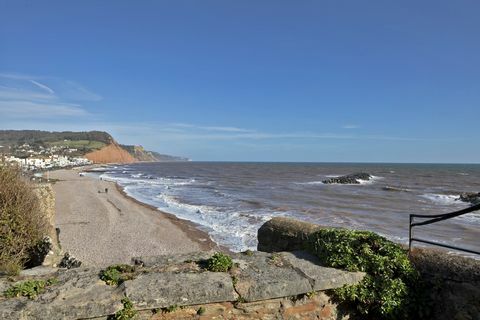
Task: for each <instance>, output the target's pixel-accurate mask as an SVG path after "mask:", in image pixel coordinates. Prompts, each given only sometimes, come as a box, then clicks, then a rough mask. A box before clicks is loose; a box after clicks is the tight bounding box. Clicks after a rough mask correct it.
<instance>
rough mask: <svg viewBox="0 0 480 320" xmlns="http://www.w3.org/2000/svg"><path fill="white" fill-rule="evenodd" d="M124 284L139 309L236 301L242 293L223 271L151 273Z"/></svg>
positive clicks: (127, 294) (128, 294) (129, 296)
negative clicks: (237, 292)
mask: <svg viewBox="0 0 480 320" xmlns="http://www.w3.org/2000/svg"><path fill="white" fill-rule="evenodd" d="M122 286H124V288H125V292H126V296H127V297H128V298H129V299H130V300H131V301H132V302H133V304H134V306H135V308H138V309H153V308H165V307H168V306H172V305H178V306H183V305H193V304H204V303H214V302H223V301H235V300H237V297H238V295H237V294H236V293H235V290H234V288H233V284H232V279H231V278H230V275H228V274H227V273H221V272H202V273H171V272H168V273H150V274H144V275H141V276H139V277H138V278H136V279H134V280H130V281H125V282H124V283H123V284H122Z"/></svg>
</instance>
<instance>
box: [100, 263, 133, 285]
mask: <svg viewBox="0 0 480 320" xmlns="http://www.w3.org/2000/svg"><path fill="white" fill-rule="evenodd" d="M134 277H135V267H134V266H131V265H128V264H116V265H113V266H109V267H107V268H106V269H105V270H102V271H100V279H101V280H103V281H105V283H106V284H108V285H110V286H118V285H120V284H122V283H123V282H125V281H127V280H132V279H133V278H134Z"/></svg>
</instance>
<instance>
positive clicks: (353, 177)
mask: <svg viewBox="0 0 480 320" xmlns="http://www.w3.org/2000/svg"><path fill="white" fill-rule="evenodd" d="M371 178H372V176H371V175H370V174H368V173H364V172H360V173H354V174H348V175H345V176H341V177H334V178H330V179H326V180H323V181H322V183H324V184H360V181H359V180H366V181H368V180H370V179H371Z"/></svg>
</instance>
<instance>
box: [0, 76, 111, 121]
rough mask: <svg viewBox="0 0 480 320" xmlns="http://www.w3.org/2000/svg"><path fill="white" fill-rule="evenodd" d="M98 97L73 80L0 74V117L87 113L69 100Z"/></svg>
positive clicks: (55, 116) (63, 117)
mask: <svg viewBox="0 0 480 320" xmlns="http://www.w3.org/2000/svg"><path fill="white" fill-rule="evenodd" d="M100 99H102V97H101V96H99V95H97V94H95V93H93V92H91V91H89V90H87V89H85V88H84V87H83V86H81V85H79V84H78V83H76V82H73V81H68V80H63V79H60V78H55V77H39V76H31V75H22V74H15V73H0V117H1V118H3V119H7V120H9V121H12V120H14V119H23V120H25V119H32V120H33V119H39V118H42V119H44V118H62V119H66V118H75V119H77V118H78V117H85V116H87V115H89V113H88V112H87V111H86V109H85V108H84V107H83V106H82V105H81V104H78V103H71V101H98V100H100Z"/></svg>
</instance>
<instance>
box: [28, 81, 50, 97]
mask: <svg viewBox="0 0 480 320" xmlns="http://www.w3.org/2000/svg"><path fill="white" fill-rule="evenodd" d="M30 82H31V83H33V84H34V85H36V86H37V87H39V88H41V89H43V90H45V91H47V92H48V93H50V94H55V91H53V90H52V89H51V88H49V87H47V86H46V85H44V84H42V83H40V82H38V81H35V80H30Z"/></svg>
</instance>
